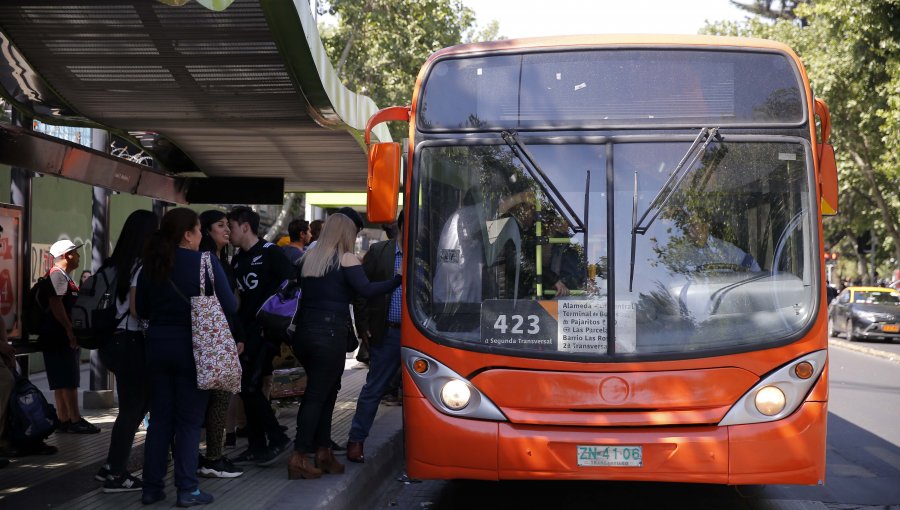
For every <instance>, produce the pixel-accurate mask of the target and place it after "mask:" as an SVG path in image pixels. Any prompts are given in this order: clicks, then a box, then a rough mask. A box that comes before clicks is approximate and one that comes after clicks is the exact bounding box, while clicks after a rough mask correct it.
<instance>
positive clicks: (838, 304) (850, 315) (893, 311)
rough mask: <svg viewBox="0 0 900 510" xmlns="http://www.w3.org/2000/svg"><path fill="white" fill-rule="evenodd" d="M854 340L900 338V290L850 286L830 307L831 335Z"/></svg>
mask: <svg viewBox="0 0 900 510" xmlns="http://www.w3.org/2000/svg"><path fill="white" fill-rule="evenodd" d="M840 333H844V334H845V335H846V337H847V340H850V341H851V342H852V341H854V340H862V339H866V340H869V339H876V338H878V339H886V340H890V339H894V338H900V293H898V292H897V291H896V290H894V289H889V288H885V287H847V288H846V289H844V291H843V292H841V293H840V295H838V297H837V299H835V300H834V301H833V302H832V303H831V306H830V307H829V308H828V334H829V336H838V335H839V334H840Z"/></svg>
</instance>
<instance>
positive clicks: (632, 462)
mask: <svg viewBox="0 0 900 510" xmlns="http://www.w3.org/2000/svg"><path fill="white" fill-rule="evenodd" d="M643 450H644V449H643V447H641V446H599V445H578V465H579V466H592V467H596V466H600V467H604V466H607V467H641V466H642V465H643V458H644V455H643V454H644V452H643Z"/></svg>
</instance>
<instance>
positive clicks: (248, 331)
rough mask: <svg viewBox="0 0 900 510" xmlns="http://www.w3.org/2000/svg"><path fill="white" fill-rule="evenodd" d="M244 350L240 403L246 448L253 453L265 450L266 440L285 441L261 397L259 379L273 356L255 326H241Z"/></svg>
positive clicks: (273, 352) (260, 379)
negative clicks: (243, 418) (245, 431)
mask: <svg viewBox="0 0 900 510" xmlns="http://www.w3.org/2000/svg"><path fill="white" fill-rule="evenodd" d="M244 333H245V335H246V338H245V343H244V346H245V350H244V354H243V355H242V356H241V358H240V359H241V370H242V372H241V400H243V401H244V414H245V415H246V417H247V447H248V448H249V449H250V450H251V451H254V452H261V451H262V450H263V449H265V448H266V446H267V445H266V437H268V439H269V444H274V443H281V442H283V441H284V440H286V439H287V436H286V435H285V433H284V432H283V431H282V430H281V424H280V423H278V418H276V417H275V413H274V412H273V411H272V404H271V402H269V399H267V398H266V396H265V395H263V392H262V379H263V377H264V376H265V372H266V367H270V366H271V364H272V358H274V357H275V348H274V346H272V345H270V344H268V343H267V342H266V341H265V340H264V339H263V338H262V337H261V336H260V335H259V333H258V332H257V328H256V326H255V325H249V324H245V325H244Z"/></svg>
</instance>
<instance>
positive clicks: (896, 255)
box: [704, 0, 900, 270]
mask: <svg viewBox="0 0 900 510" xmlns="http://www.w3.org/2000/svg"><path fill="white" fill-rule="evenodd" d="M756 3H757V4H759V3H767V2H756ZM794 10H795V11H796V16H797V17H799V18H803V19H804V20H806V22H807V23H808V24H807V25H806V26H803V25H802V24H800V23H798V22H797V21H796V20H794V21H791V20H785V19H777V20H775V21H768V20H765V19H761V18H759V17H757V18H752V19H749V20H747V21H746V22H741V23H734V22H719V23H715V24H712V25H708V26H707V27H706V28H705V29H704V31H705V32H707V33H712V34H720V35H738V36H748V37H761V38H766V39H776V40H779V41H782V42H784V43H786V44H788V45H789V46H791V47H792V48H793V49H794V50H795V51H796V52H797V53H798V54H799V55H800V56H801V59H802V60H803V62H804V65H805V67H806V69H807V72H808V73H809V76H810V80H811V82H812V86H813V91H814V93H815V94H816V96H817V97H820V98H822V99H824V100H825V102H826V103H828V106H829V108H830V110H831V119H832V135H831V141H832V143H833V144H834V146H835V152H836V153H837V157H838V169H839V178H840V191H841V194H840V208H841V213H840V215H839V216H837V217H835V218H830V219H829V220H828V221H826V223H825V230H826V242H828V241H829V240H830V241H831V242H833V243H838V242H840V245H839V249H840V251H841V252H842V253H843V254H844V255H846V256H849V257H851V258H854V259H855V258H856V245H855V244H856V239H857V238H858V237H859V236H860V235H861V234H862V233H863V232H864V231H866V230H868V229H874V231H875V233H876V235H877V236H878V238H879V240H880V246H879V247H878V252H877V255H878V258H879V260H880V261H881V262H882V264H881V265H880V266H881V269H883V270H886V269H892V267H888V266H893V267H896V266H897V264H898V263H900V187H898V184H897V183H898V182H900V23H898V20H900V2H897V0H868V1H866V2H845V1H843V0H817V1H816V2H814V3H806V4H801V5H797V6H796V8H795V9H794ZM891 258H893V261H891V260H890V259H891ZM863 267H864V266H863ZM863 267H861V268H860V269H863Z"/></svg>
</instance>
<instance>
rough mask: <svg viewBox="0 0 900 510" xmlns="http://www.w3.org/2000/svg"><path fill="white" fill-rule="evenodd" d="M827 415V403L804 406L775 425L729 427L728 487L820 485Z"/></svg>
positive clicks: (758, 424)
mask: <svg viewBox="0 0 900 510" xmlns="http://www.w3.org/2000/svg"><path fill="white" fill-rule="evenodd" d="M827 415H828V404H827V403H825V402H805V403H804V404H803V405H801V406H800V409H798V410H797V412H795V413H794V414H792V415H790V416H788V417H787V418H785V419H783V420H779V421H777V422H772V423H755V424H752V425H734V426H731V427H729V442H730V445H731V455H730V466H729V472H730V476H729V478H728V483H729V484H731V485H747V484H798V485H815V484H821V483H824V482H825V431H826V423H825V418H826V416H827Z"/></svg>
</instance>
